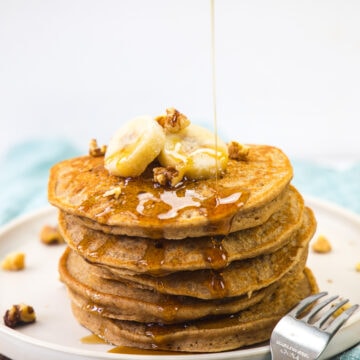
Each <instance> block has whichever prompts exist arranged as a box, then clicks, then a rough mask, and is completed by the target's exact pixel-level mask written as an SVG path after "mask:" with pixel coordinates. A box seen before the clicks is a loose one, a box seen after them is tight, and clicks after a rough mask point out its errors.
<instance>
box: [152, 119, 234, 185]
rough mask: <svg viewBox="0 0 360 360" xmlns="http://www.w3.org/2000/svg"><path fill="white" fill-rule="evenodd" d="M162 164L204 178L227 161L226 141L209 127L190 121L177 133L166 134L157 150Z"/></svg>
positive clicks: (194, 177)
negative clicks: (159, 149) (160, 148)
mask: <svg viewBox="0 0 360 360" xmlns="http://www.w3.org/2000/svg"><path fill="white" fill-rule="evenodd" d="M158 159H159V162H160V164H161V165H162V166H164V167H167V166H170V167H174V168H175V169H176V170H178V171H179V174H180V176H181V177H184V176H186V177H188V178H190V179H207V178H210V177H214V176H215V175H216V174H220V173H222V172H223V171H225V169H226V165H227V162H228V150H227V145H226V144H225V143H224V142H223V141H222V140H221V139H220V138H219V137H217V139H216V141H215V135H214V134H213V133H212V132H210V131H209V130H207V129H205V128H203V127H201V126H198V125H195V124H190V125H189V126H188V127H186V128H185V129H183V130H181V131H179V132H177V133H168V134H166V138H165V144H164V147H163V149H162V151H161V152H160V154H159V157H158Z"/></svg>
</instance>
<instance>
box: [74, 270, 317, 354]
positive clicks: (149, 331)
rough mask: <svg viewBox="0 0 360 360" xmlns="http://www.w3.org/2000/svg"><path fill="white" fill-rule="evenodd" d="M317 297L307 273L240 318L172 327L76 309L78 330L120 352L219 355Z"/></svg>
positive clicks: (261, 335) (258, 336)
mask: <svg viewBox="0 0 360 360" xmlns="http://www.w3.org/2000/svg"><path fill="white" fill-rule="evenodd" d="M317 291H318V287H317V285H316V281H315V279H314V276H313V275H312V273H311V271H310V270H309V269H305V270H304V271H303V272H301V273H296V274H293V275H292V276H287V277H285V278H284V279H283V280H281V282H280V285H279V287H278V288H277V290H276V291H275V292H273V293H272V294H271V295H269V296H267V297H266V298H264V299H263V300H262V301H261V302H259V303H258V304H256V305H254V306H252V307H250V308H248V309H246V310H243V311H241V312H239V313H237V314H233V315H227V316H221V317H213V318H208V319H202V320H195V321H189V322H185V323H180V324H174V325H164V324H157V323H139V322H135V321H125V320H114V319H110V318H107V317H104V316H102V315H99V314H98V313H96V312H91V311H87V310H84V309H82V308H81V307H78V306H77V305H75V304H74V303H72V309H73V313H74V316H75V317H76V318H77V320H78V321H79V323H80V324H82V325H83V326H85V327H86V328H88V329H89V330H90V331H92V332H93V333H94V334H96V335H98V336H99V337H101V338H103V339H104V340H105V341H107V342H109V343H111V344H113V345H117V346H131V347H137V348H143V349H158V350H170V351H184V352H218V351H226V350H233V349H237V348H240V347H243V346H247V345H253V344H256V343H260V342H263V341H266V340H268V339H269V338H270V335H271V331H272V329H273V328H274V326H275V325H276V323H277V322H278V321H279V319H280V318H281V317H282V316H284V315H285V314H286V313H287V312H288V311H289V310H290V309H291V308H293V307H294V306H295V305H296V304H297V303H298V302H299V301H300V300H301V299H303V298H305V297H306V296H308V295H310V294H312V293H315V292H317Z"/></svg>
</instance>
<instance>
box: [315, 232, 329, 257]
mask: <svg viewBox="0 0 360 360" xmlns="http://www.w3.org/2000/svg"><path fill="white" fill-rule="evenodd" d="M311 248H312V250H313V251H314V252H316V253H319V254H326V253H329V252H330V251H331V250H332V248H331V244H330V242H329V240H328V239H327V238H326V237H325V236H324V235H319V236H318V238H317V239H316V241H315V242H314V243H313V244H312V247H311Z"/></svg>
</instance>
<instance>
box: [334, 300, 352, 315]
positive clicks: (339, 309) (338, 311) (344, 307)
mask: <svg viewBox="0 0 360 360" xmlns="http://www.w3.org/2000/svg"><path fill="white" fill-rule="evenodd" d="M350 307H351V304H349V303H347V304H345V305H343V306H341V307H340V308H338V309H337V310H336V311H335V312H334V314H333V316H334V317H338V316H339V315H341V314H342V313H343V312H344V311H345V310H347V309H349V308H350Z"/></svg>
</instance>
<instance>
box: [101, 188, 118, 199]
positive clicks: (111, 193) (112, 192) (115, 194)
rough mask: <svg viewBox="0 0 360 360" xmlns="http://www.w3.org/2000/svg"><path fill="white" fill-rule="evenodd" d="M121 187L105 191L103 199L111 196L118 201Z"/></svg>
mask: <svg viewBox="0 0 360 360" xmlns="http://www.w3.org/2000/svg"><path fill="white" fill-rule="evenodd" d="M121 191H122V190H121V186H117V187H114V188H112V189H110V190H108V191H106V192H105V193H104V194H103V197H107V196H113V197H114V198H115V199H118V198H119V196H120V195H121Z"/></svg>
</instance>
